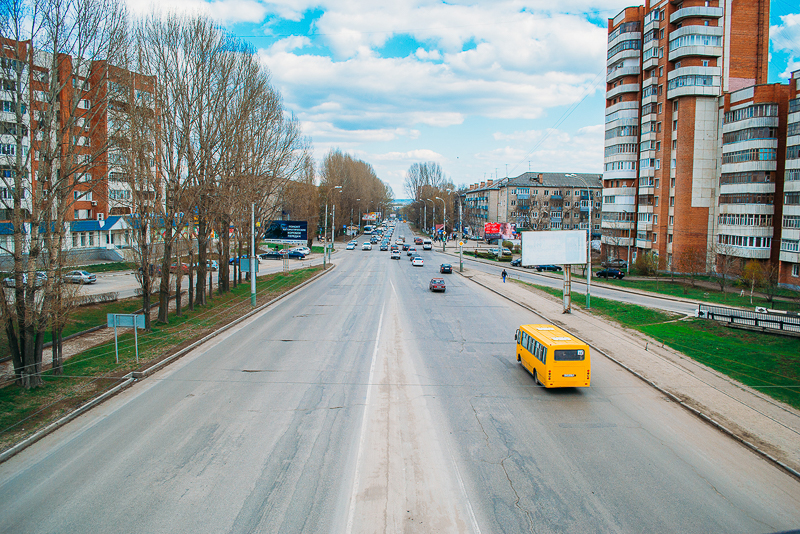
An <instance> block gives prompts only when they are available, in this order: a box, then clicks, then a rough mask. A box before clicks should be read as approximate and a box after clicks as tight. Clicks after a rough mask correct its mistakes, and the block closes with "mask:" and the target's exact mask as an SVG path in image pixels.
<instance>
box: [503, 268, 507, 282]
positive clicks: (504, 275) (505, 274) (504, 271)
mask: <svg viewBox="0 0 800 534" xmlns="http://www.w3.org/2000/svg"><path fill="white" fill-rule="evenodd" d="M506 276H508V273H507V272H506V270H505V269H503V283H504V284H505V283H506Z"/></svg>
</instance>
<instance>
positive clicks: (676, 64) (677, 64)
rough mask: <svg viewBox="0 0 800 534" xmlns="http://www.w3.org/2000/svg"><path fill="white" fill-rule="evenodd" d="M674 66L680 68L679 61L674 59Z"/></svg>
mask: <svg viewBox="0 0 800 534" xmlns="http://www.w3.org/2000/svg"><path fill="white" fill-rule="evenodd" d="M675 68H676V69H679V68H681V62H680V61H676V62H675Z"/></svg>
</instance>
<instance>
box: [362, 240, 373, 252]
mask: <svg viewBox="0 0 800 534" xmlns="http://www.w3.org/2000/svg"><path fill="white" fill-rule="evenodd" d="M361 250H372V243H370V242H369V241H364V244H362V245H361Z"/></svg>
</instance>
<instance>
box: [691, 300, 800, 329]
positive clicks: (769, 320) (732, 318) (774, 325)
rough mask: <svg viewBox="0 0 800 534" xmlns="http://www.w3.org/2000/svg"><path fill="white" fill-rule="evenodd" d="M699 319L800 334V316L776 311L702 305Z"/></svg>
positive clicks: (698, 315) (698, 314)
mask: <svg viewBox="0 0 800 534" xmlns="http://www.w3.org/2000/svg"><path fill="white" fill-rule="evenodd" d="M697 317H699V318H701V319H711V320H713V321H720V322H724V323H729V324H730V325H731V326H744V327H751V328H761V329H764V330H773V331H776V332H792V333H794V334H800V314H798V313H796V312H780V311H776V310H766V311H749V310H742V309H739V308H726V307H723V306H709V305H708V304H700V305H699V306H698V309H697Z"/></svg>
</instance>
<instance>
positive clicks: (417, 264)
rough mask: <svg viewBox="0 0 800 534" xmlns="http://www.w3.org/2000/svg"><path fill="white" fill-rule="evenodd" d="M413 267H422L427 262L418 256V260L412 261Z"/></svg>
mask: <svg viewBox="0 0 800 534" xmlns="http://www.w3.org/2000/svg"><path fill="white" fill-rule="evenodd" d="M411 265H413V266H414V267H422V266H424V265H425V261H424V260H423V259H422V258H420V257H419V256H417V257H416V258H414V259H412V260H411Z"/></svg>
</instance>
